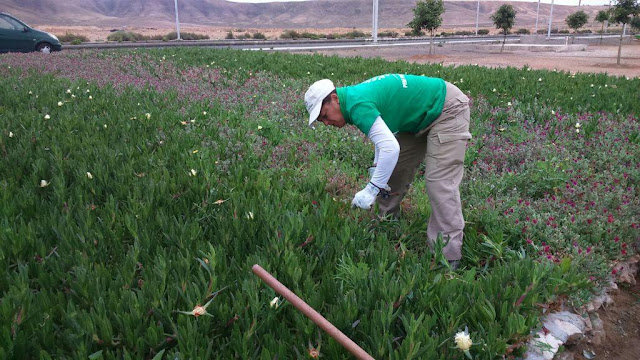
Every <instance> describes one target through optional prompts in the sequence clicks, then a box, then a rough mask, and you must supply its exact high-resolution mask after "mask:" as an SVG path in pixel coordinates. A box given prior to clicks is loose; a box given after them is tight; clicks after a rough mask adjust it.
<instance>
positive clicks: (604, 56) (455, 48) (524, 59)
mask: <svg viewBox="0 0 640 360" xmlns="http://www.w3.org/2000/svg"><path fill="white" fill-rule="evenodd" d="M433 49H434V53H433V54H432V55H429V46H428V45H425V46H424V47H415V46H395V47H381V48H367V49H353V50H323V51H321V53H323V54H327V55H339V56H361V57H380V58H383V59H386V60H390V61H396V60H405V61H408V62H414V63H420V64H425V63H432V64H442V65H451V66H458V65H481V66H486V67H490V68H503V67H509V66H510V67H516V68H522V67H524V66H527V67H530V68H532V69H548V70H553V69H557V70H562V71H568V72H571V73H577V72H581V73H606V74H609V75H613V76H626V77H630V78H632V77H640V41H638V40H631V41H629V42H625V43H624V44H623V47H622V59H621V64H620V65H617V64H616V57H617V54H618V46H617V43H615V41H610V43H608V44H607V43H605V44H603V45H597V44H590V45H588V46H587V48H586V49H585V50H583V51H562V52H555V51H527V50H508V49H505V50H504V52H502V53H500V49H499V47H496V46H495V45H475V46H471V45H444V46H441V47H439V46H434V47H433Z"/></svg>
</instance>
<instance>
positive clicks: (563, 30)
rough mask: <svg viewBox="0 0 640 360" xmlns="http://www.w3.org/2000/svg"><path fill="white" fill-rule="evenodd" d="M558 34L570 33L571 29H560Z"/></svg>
mask: <svg viewBox="0 0 640 360" xmlns="http://www.w3.org/2000/svg"><path fill="white" fill-rule="evenodd" d="M558 34H569V30H567V29H562V30H560V31H558Z"/></svg>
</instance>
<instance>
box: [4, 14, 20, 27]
mask: <svg viewBox="0 0 640 360" xmlns="http://www.w3.org/2000/svg"><path fill="white" fill-rule="evenodd" d="M23 28H24V26H23V25H22V24H20V23H19V22H17V21H15V20H13V19H12V18H10V17H7V16H2V15H0V29H6V30H22V29H23Z"/></svg>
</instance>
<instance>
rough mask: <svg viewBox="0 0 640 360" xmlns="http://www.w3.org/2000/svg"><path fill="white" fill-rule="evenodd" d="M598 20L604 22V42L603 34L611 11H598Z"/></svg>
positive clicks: (601, 33)
mask: <svg viewBox="0 0 640 360" xmlns="http://www.w3.org/2000/svg"><path fill="white" fill-rule="evenodd" d="M596 21H597V22H599V23H601V24H602V30H600V44H602V35H603V34H604V23H605V22H607V21H609V12H608V11H606V10H600V11H598V14H597V15H596Z"/></svg>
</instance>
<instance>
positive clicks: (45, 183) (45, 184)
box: [40, 180, 49, 188]
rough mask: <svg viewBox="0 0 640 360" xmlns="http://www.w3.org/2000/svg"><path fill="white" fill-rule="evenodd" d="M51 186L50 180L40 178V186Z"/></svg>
mask: <svg viewBox="0 0 640 360" xmlns="http://www.w3.org/2000/svg"><path fill="white" fill-rule="evenodd" d="M47 186H49V182H48V181H47V180H40V187H41V188H43V187H47Z"/></svg>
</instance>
